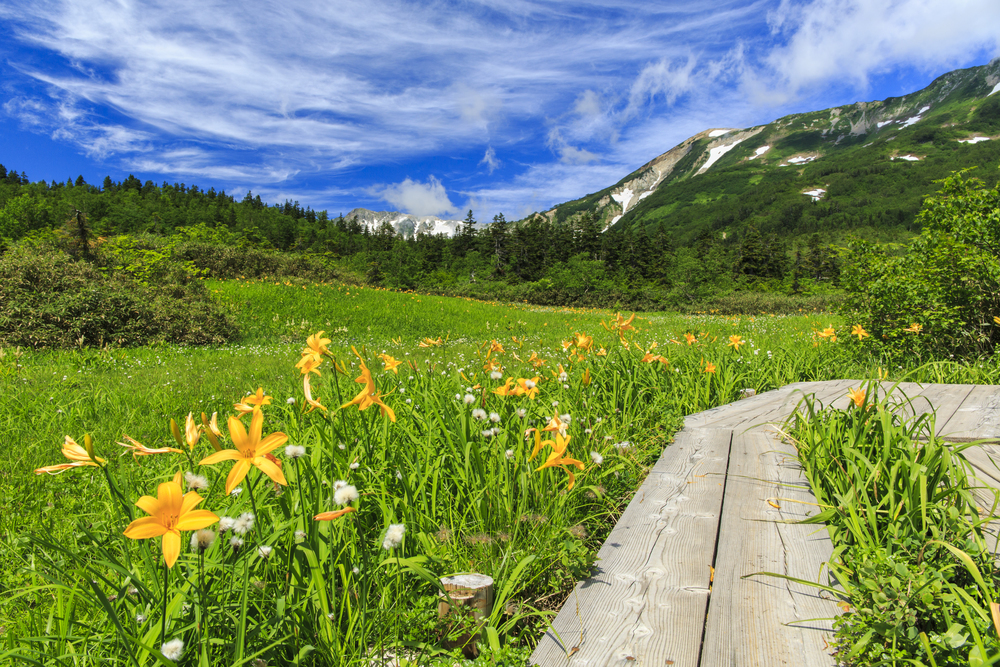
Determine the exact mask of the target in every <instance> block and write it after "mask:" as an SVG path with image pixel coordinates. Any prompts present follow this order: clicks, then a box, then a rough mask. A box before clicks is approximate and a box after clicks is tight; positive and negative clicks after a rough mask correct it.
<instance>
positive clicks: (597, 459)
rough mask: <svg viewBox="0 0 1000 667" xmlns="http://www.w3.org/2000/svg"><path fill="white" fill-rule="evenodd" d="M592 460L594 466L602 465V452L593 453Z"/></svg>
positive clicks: (591, 454)
mask: <svg viewBox="0 0 1000 667" xmlns="http://www.w3.org/2000/svg"><path fill="white" fill-rule="evenodd" d="M590 460H591V461H593V462H594V465H598V466H599V465H601V464H602V463H604V457H603V456H601V454H600V452H591V453H590Z"/></svg>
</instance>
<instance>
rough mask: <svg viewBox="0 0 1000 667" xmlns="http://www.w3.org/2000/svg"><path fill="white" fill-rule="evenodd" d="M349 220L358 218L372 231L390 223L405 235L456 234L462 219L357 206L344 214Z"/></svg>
mask: <svg viewBox="0 0 1000 667" xmlns="http://www.w3.org/2000/svg"><path fill="white" fill-rule="evenodd" d="M344 219H345V220H347V221H348V222H350V221H352V220H357V221H358V222H359V223H360V224H361V225H362V226H364V227H367V228H368V229H370V230H371V231H373V232H374V231H377V230H378V228H379V227H381V226H382V225H384V224H386V223H388V224H389V225H390V226H391V227H392V228H393V230H394V231H395V232H396V233H397V234H400V235H402V236H404V237H412V236H415V235H416V234H445V235H446V236H454V235H455V231H456V230H457V229H458V227H459V225H461V224H462V221H461V220H444V219H442V218H438V217H436V216H433V215H409V214H407V213H400V212H398V211H370V210H368V209H367V208H356V209H354V210H352V211H351V212H350V213H348V214H347V215H345V216H344Z"/></svg>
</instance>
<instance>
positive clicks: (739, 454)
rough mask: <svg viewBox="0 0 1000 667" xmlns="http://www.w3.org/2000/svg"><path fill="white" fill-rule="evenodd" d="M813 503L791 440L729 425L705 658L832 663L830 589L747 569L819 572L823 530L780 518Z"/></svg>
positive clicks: (763, 665) (758, 666) (752, 666)
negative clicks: (730, 438)
mask: <svg viewBox="0 0 1000 667" xmlns="http://www.w3.org/2000/svg"><path fill="white" fill-rule="evenodd" d="M794 501H798V502H794ZM809 502H815V499H814V498H813V496H812V494H811V493H810V492H809V491H808V485H807V483H806V480H805V478H804V477H803V476H802V474H801V471H800V470H799V469H798V466H797V464H796V463H795V462H794V460H793V452H792V450H791V448H790V447H789V446H787V445H784V444H783V443H780V442H779V441H778V440H777V439H776V438H774V437H773V436H771V435H769V434H767V433H765V432H764V431H763V430H762V429H754V430H751V431H748V432H744V433H739V432H737V433H735V434H734V436H733V444H732V449H731V452H730V461H729V474H728V478H727V482H726V492H725V499H724V501H723V508H722V519H721V523H720V526H719V544H718V555H717V558H716V565H715V582H714V584H713V587H712V593H711V595H710V597H709V608H708V618H707V622H706V627H705V643H704V648H703V652H702V657H701V662H700V665H702V666H703V667H709V666H712V667H715V666H719V665H739V666H740V667H770V666H772V665H773V666H775V667H776V666H778V665H796V666H797V667H800V666H801V667H814V666H823V667H827V666H829V667H832V666H833V665H835V664H836V661H835V660H834V659H833V657H832V656H831V655H830V649H829V648H828V644H827V642H828V641H829V640H830V639H832V637H833V631H832V619H833V617H834V616H836V614H837V606H836V601H835V600H834V599H833V597H832V596H831V595H829V594H827V593H821V592H820V591H819V590H818V589H815V588H812V587H809V586H804V585H801V584H797V583H794V582H791V581H788V580H786V579H781V578H778V577H768V576H754V577H750V578H746V579H744V578H743V577H744V576H745V575H748V574H753V573H755V572H774V573H778V574H783V575H786V576H791V577H797V578H800V579H804V580H807V581H817V580H818V579H819V577H820V574H821V567H822V565H823V563H825V562H826V561H827V560H829V558H830V556H831V551H832V545H831V542H830V539H829V535H828V533H827V531H826V529H825V528H824V527H822V526H813V525H808V526H804V525H795V524H788V523H782V522H783V521H798V520H801V519H803V518H805V517H806V516H807V515H809V514H812V513H814V512H815V511H816V508H815V507H814V506H812V505H808V504H803V503H809ZM772 503H773V504H772ZM773 505H778V507H774V506H773ZM817 618H827V619H830V620H815V619H817ZM650 664H653V663H650Z"/></svg>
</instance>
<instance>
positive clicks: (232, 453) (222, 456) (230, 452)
mask: <svg viewBox="0 0 1000 667" xmlns="http://www.w3.org/2000/svg"><path fill="white" fill-rule="evenodd" d="M242 458H244V456H243V454H242V453H240V452H238V451H236V450H235V449H223V450H221V451H218V452H215V453H214V454H209V455H208V456H206V457H205V458H203V459H202V460H201V461H199V462H198V465H202V466H210V465H214V464H216V463H219V462H220V461H239V460H240V459H242Z"/></svg>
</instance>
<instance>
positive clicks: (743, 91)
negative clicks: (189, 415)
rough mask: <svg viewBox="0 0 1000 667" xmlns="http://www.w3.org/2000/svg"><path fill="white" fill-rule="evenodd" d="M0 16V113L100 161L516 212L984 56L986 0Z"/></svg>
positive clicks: (7, 9)
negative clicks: (899, 75) (906, 73)
mask: <svg viewBox="0 0 1000 667" xmlns="http://www.w3.org/2000/svg"><path fill="white" fill-rule="evenodd" d="M0 28H3V29H4V32H3V34H4V35H5V36H9V39H6V40H4V41H3V43H0V61H2V62H0V72H2V78H3V84H2V88H0V101H2V103H3V110H4V112H5V113H6V114H7V116H8V117H10V118H16V119H18V120H19V122H20V123H21V124H22V126H23V127H25V128H28V129H30V130H31V131H33V132H38V133H42V134H45V135H47V136H51V137H53V138H54V140H56V141H58V142H62V143H64V144H69V145H72V146H75V147H76V150H78V151H79V152H81V153H84V154H86V155H88V156H91V157H92V158H94V159H99V160H102V161H103V163H104V164H108V163H113V164H117V165H118V166H119V167H120V168H122V169H130V170H142V171H148V172H154V174H167V175H170V176H173V177H180V178H182V179H183V178H185V177H187V178H189V179H194V178H204V179H215V180H217V181H220V182H226V183H230V184H232V185H233V187H235V186H236V185H239V186H240V187H248V188H252V189H254V191H255V192H256V191H262V192H273V193H279V192H280V193H288V196H289V197H290V198H298V199H300V200H302V201H303V202H306V197H307V196H318V197H326V198H327V199H325V200H321V201H312V202H310V203H312V204H313V205H314V206H317V207H324V206H330V207H342V208H349V207H353V206H352V204H359V205H365V204H366V203H371V202H378V201H380V200H381V201H387V202H389V203H390V204H392V205H394V206H399V207H401V208H404V209H406V210H408V211H409V212H411V213H417V212H418V211H419V212H420V213H422V214H429V211H431V210H432V209H433V210H434V211H435V212H437V213H442V212H446V211H454V210H455V206H454V205H453V203H452V202H457V201H461V198H463V197H465V198H467V199H468V200H469V201H470V202H476V203H479V204H480V205H481V206H484V207H490V206H503V210H504V211H505V213H506V214H507V215H508V216H510V215H511V214H513V212H514V211H517V210H520V209H524V208H525V207H533V208H537V209H543V208H547V207H549V206H551V205H552V204H555V203H558V202H560V201H564V200H565V199H572V198H576V197H579V196H581V195H583V194H586V193H587V192H590V191H592V190H590V189H586V188H592V189H598V188H599V187H604V186H606V185H609V184H610V183H613V182H614V181H616V180H618V178H620V177H621V176H623V175H625V174H626V173H628V172H629V171H631V170H632V169H634V168H636V167H637V166H639V165H641V164H642V163H644V162H646V161H647V160H649V159H651V158H652V157H654V156H655V155H657V154H659V153H661V152H663V151H665V150H667V149H669V148H670V147H672V146H673V145H675V144H677V143H679V142H680V141H682V140H683V139H684V138H686V137H687V136H689V135H690V134H693V133H695V132H697V131H699V130H701V129H704V128H706V127H709V126H743V125H749V124H754V123H759V122H765V121H767V120H770V119H772V118H773V117H775V116H776V115H779V114H781V113H787V112H788V111H789V110H794V109H793V108H792V106H790V105H794V104H795V100H797V99H803V98H808V99H809V100H810V101H811V102H814V103H816V104H826V105H828V106H833V105H835V104H841V103H844V102H846V101H853V100H852V99H844V98H843V96H844V95H850V94H852V93H854V94H860V93H861V92H862V91H866V89H867V87H868V86H870V85H871V81H872V80H873V77H885V76H886V75H887V74H888V73H891V72H893V71H896V70H897V69H898V68H900V67H910V68H914V67H915V68H918V69H923V70H926V71H928V72H937V73H939V72H940V71H943V69H942V68H947V67H951V66H957V65H962V64H970V63H971V60H972V59H973V58H976V57H982V55H983V54H984V53H986V54H995V53H996V52H997V50H998V43H1000V38H998V33H1000V4H998V3H996V2H995V0H958V1H956V0H896V1H894V2H891V3H888V2H884V3H883V2H866V1H865V0H806V1H796V0H757V1H754V0H722V1H720V2H718V3H712V4H711V5H706V4H704V3H695V2H692V1H691V0H663V1H662V2H657V3H645V4H643V3H634V2H625V1H624V0H604V1H602V0H594V1H593V2H588V3H573V2H568V1H566V2H560V1H558V0H557V1H553V2H541V1H540V0H510V2H506V3H502V4H497V3H486V2H475V1H473V2H458V0H443V1H442V2H439V3H432V4H426V3H423V4H418V3H410V2H404V1H403V0H364V2H361V1H360V0H344V1H343V2H338V3H335V5H329V4H323V3H314V2H308V1H307V0H286V1H285V2H283V3H280V4H275V3H271V2H265V1H264V0H249V1H246V2H240V3H237V2H235V0H232V1H231V0H216V1H213V2H203V1H202V0H171V1H170V2H168V1H167V0H150V1H149V2H143V3H142V4H137V3H129V2H120V1H119V0H34V1H33V2H30V3H29V2H22V1H20V0H0ZM833 89H836V94H837V95H840V96H841V97H834V94H833V92H830V91H831V90H833ZM895 92H897V93H898V92H905V91H895ZM685 133H686V134H685ZM497 151H499V152H500V153H501V154H502V155H503V157H504V159H503V161H500V160H499V159H498V158H497ZM453 159H460V160H461V161H464V162H457V163H455V164H456V165H458V166H456V167H455V168H454V169H451V168H450V167H448V165H446V164H445V162H447V161H451V160H453ZM477 164H478V166H479V167H485V168H480V169H476V168H469V167H470V166H473V165H477ZM462 165H464V167H463V166H462ZM431 174H436V175H437V176H436V177H433V176H431ZM150 175H151V176H152V175H153V174H150ZM604 178H609V179H610V180H608V181H599V179H604ZM320 181H323V182H325V183H327V184H328V185H319V186H318V185H317V182H320ZM372 181H378V182H382V183H386V182H389V183H395V185H391V186H385V185H383V186H380V187H374V188H373V187H372V185H371V183H372ZM580 188H584V189H582V190H581V189H580ZM517 197H523V199H522V200H520V201H519V202H518V201H515V199H516V198H517ZM489 202H494V203H493V204H490V203H489ZM536 204H537V205H536ZM497 210H498V209H497V208H493V209H491V210H489V211H488V215H486V217H489V215H492V214H493V213H494V212H496V211H497ZM529 212H530V211H529ZM485 213H487V212H485V211H484V214H485Z"/></svg>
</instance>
